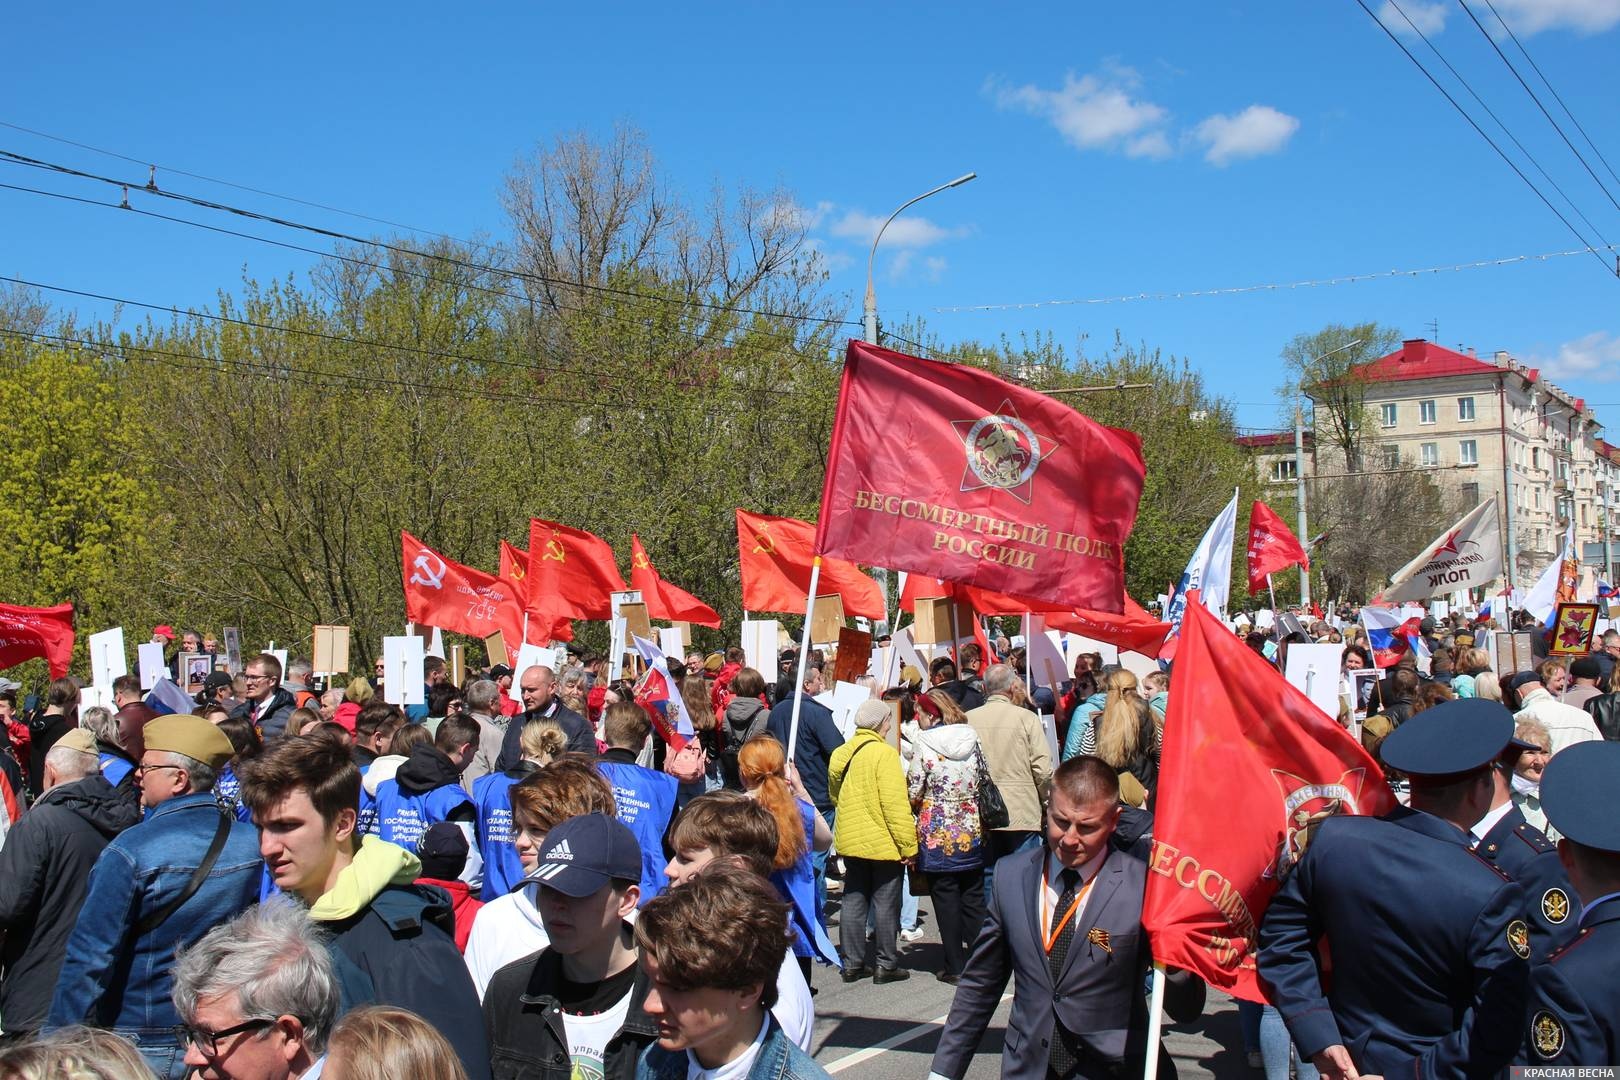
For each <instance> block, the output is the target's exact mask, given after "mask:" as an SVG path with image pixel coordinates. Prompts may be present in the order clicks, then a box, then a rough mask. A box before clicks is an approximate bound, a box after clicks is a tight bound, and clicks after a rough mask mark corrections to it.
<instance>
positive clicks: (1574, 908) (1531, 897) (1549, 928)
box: [1469, 739, 1580, 960]
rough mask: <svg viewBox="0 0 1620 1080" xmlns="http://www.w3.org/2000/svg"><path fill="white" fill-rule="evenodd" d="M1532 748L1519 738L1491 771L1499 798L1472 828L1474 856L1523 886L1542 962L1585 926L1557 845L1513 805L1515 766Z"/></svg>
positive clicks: (1534, 947) (1534, 948)
mask: <svg viewBox="0 0 1620 1080" xmlns="http://www.w3.org/2000/svg"><path fill="white" fill-rule="evenodd" d="M1528 749H1532V747H1531V746H1530V744H1529V743H1523V742H1520V741H1519V740H1518V739H1514V740H1513V741H1512V742H1510V743H1508V745H1507V749H1506V750H1503V751H1502V753H1501V754H1500V755H1499V756H1498V757H1497V759H1496V764H1495V766H1494V768H1493V769H1492V770H1491V774H1492V778H1493V780H1494V781H1495V785H1496V787H1495V795H1494V797H1493V798H1492V800H1491V810H1490V813H1488V814H1486V815H1485V816H1484V817H1482V818H1480V819H1479V820H1478V821H1476V822H1475V823H1474V825H1473V828H1471V829H1470V830H1469V834H1470V838H1471V840H1472V842H1473V845H1474V854H1475V855H1478V856H1479V857H1480V858H1482V859H1484V860H1485V861H1486V862H1488V863H1490V864H1491V865H1492V866H1494V867H1496V868H1497V869H1498V870H1500V871H1502V873H1504V874H1506V875H1507V876H1508V877H1509V878H1511V879H1513V880H1514V881H1517V882H1518V883H1519V884H1520V885H1522V886H1524V900H1525V911H1524V920H1525V922H1527V923H1529V924H1530V955H1531V956H1532V957H1533V958H1535V959H1536V960H1540V959H1542V958H1543V957H1545V956H1546V955H1547V954H1548V953H1550V952H1553V951H1555V950H1557V949H1561V948H1563V947H1564V946H1565V945H1567V944H1568V943H1569V941H1570V939H1571V938H1573V937H1574V936H1575V931H1576V930H1577V929H1578V924H1579V922H1580V918H1579V916H1580V906H1579V905H1578V904H1576V903H1575V891H1574V887H1573V886H1572V885H1570V883H1569V875H1568V874H1566V873H1565V872H1564V867H1563V865H1562V864H1560V863H1559V861H1558V846H1557V845H1556V844H1554V843H1553V842H1552V841H1550V840H1548V839H1547V837H1546V835H1545V834H1544V833H1543V832H1542V831H1541V830H1540V829H1538V828H1536V827H1535V826H1534V825H1532V824H1530V823H1529V822H1528V821H1526V820H1524V814H1522V813H1521V812H1520V811H1519V808H1518V807H1517V806H1516V805H1514V802H1513V780H1512V778H1513V766H1514V765H1515V764H1516V763H1517V762H1518V760H1519V755H1520V754H1522V753H1524V751H1525V750H1528Z"/></svg>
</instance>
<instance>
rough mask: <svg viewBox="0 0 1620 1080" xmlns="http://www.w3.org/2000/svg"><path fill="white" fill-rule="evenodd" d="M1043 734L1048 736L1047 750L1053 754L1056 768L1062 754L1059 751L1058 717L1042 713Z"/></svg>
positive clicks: (1053, 762)
mask: <svg viewBox="0 0 1620 1080" xmlns="http://www.w3.org/2000/svg"><path fill="white" fill-rule="evenodd" d="M1040 717H1041V732H1042V733H1043V734H1044V735H1045V736H1046V748H1047V750H1049V751H1051V753H1052V764H1053V766H1054V767H1056V765H1057V763H1058V759H1059V758H1060V757H1062V754H1061V753H1060V752H1059V750H1058V741H1057V716H1056V715H1055V714H1053V713H1041V714H1040Z"/></svg>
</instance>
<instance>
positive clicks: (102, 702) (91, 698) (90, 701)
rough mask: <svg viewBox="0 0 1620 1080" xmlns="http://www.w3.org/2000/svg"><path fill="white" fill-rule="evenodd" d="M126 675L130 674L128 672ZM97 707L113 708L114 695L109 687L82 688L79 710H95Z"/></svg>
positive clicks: (80, 688)
mask: <svg viewBox="0 0 1620 1080" xmlns="http://www.w3.org/2000/svg"><path fill="white" fill-rule="evenodd" d="M125 674H128V672H126V673H125ZM97 705H99V706H101V707H102V708H104V709H110V708H112V707H113V693H112V689H111V687H108V686H94V685H92V686H81V687H79V709H80V711H81V712H82V711H83V710H85V709H93V708H95V707H96V706H97Z"/></svg>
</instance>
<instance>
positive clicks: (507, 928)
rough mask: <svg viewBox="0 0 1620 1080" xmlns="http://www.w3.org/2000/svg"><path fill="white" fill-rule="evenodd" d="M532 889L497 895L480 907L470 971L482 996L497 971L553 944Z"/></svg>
mask: <svg viewBox="0 0 1620 1080" xmlns="http://www.w3.org/2000/svg"><path fill="white" fill-rule="evenodd" d="M529 891H530V890H529V888H528V887H527V886H525V887H524V888H521V889H518V890H517V891H515V892H509V893H507V894H506V895H505V896H497V897H496V898H495V899H493V900H491V901H490V902H489V903H487V904H485V905H484V906H483V907H481V908H479V909H478V914H477V915H475V916H474V917H473V927H472V933H470V934H468V935H467V952H466V955H465V957H464V959H465V960H466V961H467V970H468V971H469V972H471V973H472V980H473V985H474V986H476V987H478V999H479V1000H480V1001H482V1000H483V998H484V991H485V990H487V989H488V988H489V981H490V980H491V979H493V978H494V977H495V973H496V972H497V971H499V970H501V968H503V967H505V966H506V965H507V964H510V963H512V962H513V961H514V960H521V959H523V958H524V957H525V956H529V955H531V954H533V953H537V952H539V951H540V950H541V949H543V948H545V947H546V946H547V945H550V944H551V938H550V937H549V936H548V935H547V934H546V924H545V923H543V922H541V921H540V912H539V911H538V910H537V909H536V908H535V906H534V901H533V900H532V899H531V898H530V896H529Z"/></svg>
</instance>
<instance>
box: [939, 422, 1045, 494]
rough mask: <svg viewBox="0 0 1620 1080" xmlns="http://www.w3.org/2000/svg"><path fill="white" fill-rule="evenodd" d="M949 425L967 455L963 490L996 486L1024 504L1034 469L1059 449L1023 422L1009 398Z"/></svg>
mask: <svg viewBox="0 0 1620 1080" xmlns="http://www.w3.org/2000/svg"><path fill="white" fill-rule="evenodd" d="M951 426H952V427H953V428H955V429H956V433H957V435H959V436H960V437H961V439H962V448H963V451H964V452H965V453H966V456H967V468H966V469H965V470H963V472H962V490H963V491H979V490H982V489H984V488H999V489H1000V490H1002V491H1005V492H1006V493H1007V494H1009V495H1011V496H1012V497H1013V498H1015V499H1018V500H1019V501H1020V502H1024V503H1028V502H1029V501H1030V494H1031V491H1032V489H1033V488H1034V486H1035V470H1036V469H1038V468H1040V466H1041V462H1043V461H1045V460H1046V459H1047V458H1049V457H1051V456H1052V455H1053V454H1055V453H1057V451H1058V449H1059V448H1058V444H1057V443H1056V442H1054V441H1053V440H1052V438H1051V437H1050V436H1042V435H1039V434H1037V433H1036V431H1035V429H1034V428H1032V427H1030V426H1029V425H1028V424H1027V423H1025V422H1024V420H1023V418H1022V417H1020V416H1019V415H1018V413H1017V411H1016V410H1015V409H1014V408H1013V407H1012V401H1011V399H1007V400H1004V401H1002V403H1001V406H1000V407H999V408H998V409H997V410H996V411H995V412H994V413H992V414H990V415H989V416H981V417H979V418H978V419H977V420H953V421H951Z"/></svg>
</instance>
